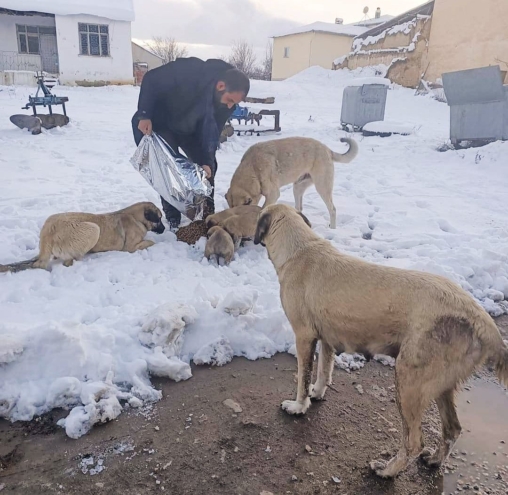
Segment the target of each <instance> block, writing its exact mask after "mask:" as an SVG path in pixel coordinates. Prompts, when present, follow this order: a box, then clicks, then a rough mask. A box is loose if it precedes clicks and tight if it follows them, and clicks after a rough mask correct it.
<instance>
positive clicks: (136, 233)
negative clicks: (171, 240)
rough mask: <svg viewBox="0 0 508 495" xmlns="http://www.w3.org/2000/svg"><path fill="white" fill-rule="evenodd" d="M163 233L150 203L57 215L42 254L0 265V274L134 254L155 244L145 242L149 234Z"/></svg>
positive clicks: (45, 231) (45, 230)
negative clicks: (101, 256)
mask: <svg viewBox="0 0 508 495" xmlns="http://www.w3.org/2000/svg"><path fill="white" fill-rule="evenodd" d="M164 230H165V227H164V225H163V223H162V213H161V211H160V210H159V208H157V206H155V205H154V204H153V203H150V202H142V203H136V204H134V205H132V206H129V207H127V208H124V209H123V210H119V211H115V212H113V213H103V214H94V213H58V214H56V215H51V216H50V217H49V218H48V219H47V220H46V222H44V225H43V226H42V229H41V235H40V241H39V254H38V255H37V256H36V257H35V258H33V259H31V260H27V261H21V262H18V263H11V264H9V265H0V272H18V271H21V270H27V269H30V268H43V269H47V268H48V266H49V263H50V261H51V260H52V259H59V260H62V261H63V264H64V265H65V266H71V265H72V264H73V262H74V261H75V260H80V259H81V258H83V256H85V254H89V253H101V252H106V251H127V252H129V253H133V252H134V251H138V250H140V249H146V248H149V247H150V246H153V245H154V244H155V243H154V242H153V241H149V240H145V236H146V233H147V232H155V233H156V234H162V233H163V232H164Z"/></svg>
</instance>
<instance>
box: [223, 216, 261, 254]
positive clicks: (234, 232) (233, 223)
mask: <svg viewBox="0 0 508 495" xmlns="http://www.w3.org/2000/svg"><path fill="white" fill-rule="evenodd" d="M258 217H259V212H258V211H251V212H249V213H244V214H243V215H233V216H231V217H228V218H226V220H224V221H223V222H222V224H221V226H222V228H223V229H224V230H225V231H226V232H227V233H228V234H229V235H230V236H231V237H232V238H233V242H234V244H235V247H238V245H239V244H240V242H241V241H242V240H244V239H253V238H254V235H255V234H256V227H257V225H258Z"/></svg>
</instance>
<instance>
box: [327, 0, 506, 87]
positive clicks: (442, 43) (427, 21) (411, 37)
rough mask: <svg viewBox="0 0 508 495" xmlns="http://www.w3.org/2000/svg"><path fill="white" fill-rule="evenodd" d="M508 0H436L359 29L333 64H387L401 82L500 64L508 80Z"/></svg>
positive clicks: (434, 80) (433, 79)
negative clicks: (350, 43) (346, 48)
mask: <svg viewBox="0 0 508 495" xmlns="http://www.w3.org/2000/svg"><path fill="white" fill-rule="evenodd" d="M506 19H508V2H507V1H506V0H484V1H483V2H480V3H478V2H477V1H476V0H432V1H429V2H427V3H424V4H423V5H420V6H419V7H416V8H414V9H411V10H409V11H407V12H405V13H404V14H401V15H399V16H397V17H395V18H393V19H392V20H390V21H389V22H387V23H386V24H383V25H381V26H377V27H375V28H373V29H370V30H368V31H366V32H364V33H362V34H360V35H358V36H357V37H356V38H355V39H354V41H353V45H352V50H351V52H350V53H348V54H347V56H345V57H342V58H339V59H337V60H336V61H335V65H334V68H335V69H341V68H349V69H356V68H357V67H366V66H375V65H381V64H383V65H385V66H386V67H387V70H388V72H387V74H386V76H387V77H388V78H389V79H390V80H392V81H393V82H395V83H397V84H401V85H403V86H407V87H418V86H419V85H420V84H421V81H422V80H423V82H430V83H434V84H435V83H438V84H437V85H438V86H439V80H440V79H441V76H442V74H443V73H444V72H453V71H457V70H465V69H474V68H478V67H486V66H489V65H499V66H500V67H501V71H503V73H504V77H505V79H504V81H505V83H508V55H507V54H508V29H507V27H506V24H507V22H506Z"/></svg>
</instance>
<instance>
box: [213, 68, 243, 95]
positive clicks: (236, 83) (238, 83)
mask: <svg viewBox="0 0 508 495" xmlns="http://www.w3.org/2000/svg"><path fill="white" fill-rule="evenodd" d="M220 81H222V82H223V83H224V84H225V85H226V91H228V92H229V93H237V92H238V93H243V94H244V95H245V96H247V95H248V94H249V90H250V81H249V78H248V77H247V76H246V75H245V74H244V73H243V72H242V71H241V70H238V69H229V70H227V71H226V72H224V74H223V75H222V76H221V78H220Z"/></svg>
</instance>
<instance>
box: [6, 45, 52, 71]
mask: <svg viewBox="0 0 508 495" xmlns="http://www.w3.org/2000/svg"><path fill="white" fill-rule="evenodd" d="M4 70H28V71H40V70H42V63H41V56H40V55H26V54H22V53H18V52H7V51H2V50H0V71H4Z"/></svg>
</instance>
